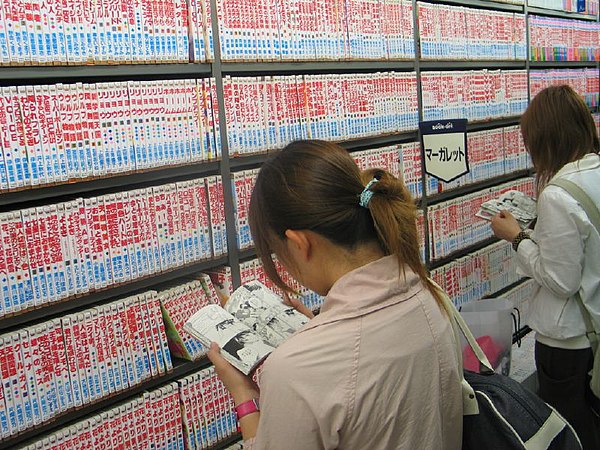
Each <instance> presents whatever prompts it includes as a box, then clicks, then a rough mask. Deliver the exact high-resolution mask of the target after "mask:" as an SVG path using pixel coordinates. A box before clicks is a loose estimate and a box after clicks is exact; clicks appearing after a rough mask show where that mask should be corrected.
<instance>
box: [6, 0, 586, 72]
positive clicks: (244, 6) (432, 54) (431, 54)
mask: <svg viewBox="0 0 600 450" xmlns="http://www.w3.org/2000/svg"><path fill="white" fill-rule="evenodd" d="M543 1H554V0H543ZM558 1H563V2H566V3H577V10H579V11H583V12H589V13H591V14H594V11H595V13H596V14H597V9H598V7H597V0H588V1H587V2H585V1H584V0H578V1H577V2H572V1H571V0H558ZM580 3H581V4H580ZM423 5H426V4H423ZM432 6H433V5H429V6H424V7H423V6H422V8H420V9H421V11H420V12H419V16H420V19H421V20H420V28H421V32H422V35H421V39H423V37H424V38H425V39H424V40H423V41H422V42H424V43H425V45H424V47H423V49H422V56H423V57H425V58H445V57H448V56H451V57H452V58H453V59H463V58H469V59H471V58H475V59H489V58H492V59H523V58H525V51H526V49H525V41H524V32H525V20H524V15H523V14H518V15H514V14H512V13H503V12H487V11H485V10H474V9H466V8H453V7H450V8H449V9H447V7H442V8H439V11H440V12H442V15H441V16H439V17H438V18H439V19H440V20H435V21H433V22H432V21H431V18H432V17H433V16H432V14H434V15H435V14H437V13H432V14H431V11H427V9H428V8H429V9H430V10H431V9H432ZM566 7H569V8H571V9H570V10H572V7H571V6H570V5H566ZM423 9H424V10H425V13H423ZM216 15H217V19H218V30H219V38H220V42H221V54H222V60H224V61H278V60H295V61H299V60H322V59H325V60H327V59H359V60H360V59H368V60H382V59H383V60H385V59H412V58H414V56H415V44H414V25H413V6H412V3H411V2H410V1H408V0H333V1H328V2H318V1H316V0H277V1H276V0H258V1H252V2H251V1H248V0H218V1H217V11H216ZM212 16H213V12H212V9H211V3H210V1H209V0H161V1H158V0H97V1H91V0H85V1H74V0H35V1H25V0H5V1H4V2H3V3H2V7H0V65H3V64H13V65H32V64H33V65H48V64H54V65H67V64H70V65H73V64H78V65H82V64H115V63H185V62H205V61H212V60H213V58H214V48H213V46H214V37H213V24H212ZM532 20H533V22H532V30H533V29H534V28H539V29H540V30H542V31H543V32H544V33H548V34H549V35H550V38H549V39H548V42H549V43H550V44H549V45H544V46H542V47H547V48H542V47H539V46H537V44H534V45H532V47H531V50H532V57H533V58H534V60H540V59H538V58H544V59H541V60H563V58H565V57H566V58H569V60H579V59H583V60H589V59H590V58H592V59H593V58H597V53H596V52H597V45H596V49H594V47H593V46H590V45H588V40H589V39H588V38H590V33H589V31H593V30H597V25H598V24H597V23H594V22H589V26H587V25H569V24H562V22H561V20H562V19H558V21H557V20H556V19H549V20H548V21H544V20H543V18H538V17H536V16H532ZM565 22H573V21H571V20H566V21H565ZM445 23H447V24H448V25H444V24H445ZM557 24H558V25H557ZM482 25H483V26H482ZM432 26H433V28H436V27H440V29H439V32H437V33H435V34H438V38H436V36H435V34H432V31H433V30H432ZM573 27H575V29H574V30H573V34H577V35H578V36H579V37H578V38H577V39H575V40H574V41H571V42H573V43H576V45H573V48H572V50H573V52H572V53H569V54H567V53H568V51H567V52H566V53H565V52H563V50H562V45H555V44H558V43H561V42H563V41H562V39H563V38H562V35H561V34H560V32H558V33H555V32H553V31H552V30H553V29H555V28H569V29H570V28H573ZM594 27H596V28H594ZM439 33H442V34H441V39H440V38H439ZM432 38H433V41H437V42H436V43H435V44H433V45H432V43H433V42H432ZM446 38H448V39H446ZM461 38H464V40H463V41H462V42H461V41H460V39H461ZM580 38H581V39H580ZM591 39H592V40H593V39H596V43H597V31H596V37H594V36H591ZM535 42H537V40H535ZM440 44H441V45H440ZM551 47H556V49H557V50H556V51H554V50H553V49H551ZM594 55H595V56H594ZM546 58H548V59H546ZM570 58H573V59H570Z"/></svg>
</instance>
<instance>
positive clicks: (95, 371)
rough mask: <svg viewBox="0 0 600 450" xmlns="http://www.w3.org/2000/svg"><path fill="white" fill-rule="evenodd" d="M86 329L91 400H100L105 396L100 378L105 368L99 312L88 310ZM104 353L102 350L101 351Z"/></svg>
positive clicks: (86, 313) (84, 315)
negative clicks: (99, 333)
mask: <svg viewBox="0 0 600 450" xmlns="http://www.w3.org/2000/svg"><path fill="white" fill-rule="evenodd" d="M83 318H84V322H83V324H84V327H85V334H86V340H87V345H86V346H85V353H87V358H86V362H88V361H89V368H87V369H88V380H89V386H90V396H91V400H92V401H94V400H99V399H101V398H102V397H103V396H104V395H105V391H104V389H103V386H102V380H101V376H100V372H101V364H102V365H103V366H104V361H103V360H102V359H103V354H100V355H99V350H98V347H99V346H100V345H101V343H100V342H99V341H100V338H99V336H98V332H97V330H96V329H97V327H98V325H97V321H98V311H97V310H96V309H91V310H89V309H88V310H86V311H84V312H83ZM101 351H102V350H101Z"/></svg>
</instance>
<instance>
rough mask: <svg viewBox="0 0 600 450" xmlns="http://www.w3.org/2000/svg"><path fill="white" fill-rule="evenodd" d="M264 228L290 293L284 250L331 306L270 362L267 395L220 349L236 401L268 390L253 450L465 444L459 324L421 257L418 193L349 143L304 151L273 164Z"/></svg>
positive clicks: (257, 191)
mask: <svg viewBox="0 0 600 450" xmlns="http://www.w3.org/2000/svg"><path fill="white" fill-rule="evenodd" d="M250 228H251V231H252V236H253V238H254V242H255V244H256V249H257V252H258V255H259V257H260V258H261V260H262V263H263V265H264V268H265V271H266V273H267V275H268V276H269V277H270V278H271V279H272V280H273V282H274V283H275V284H276V285H277V286H279V287H280V288H281V289H283V290H284V291H286V292H289V293H292V291H291V290H290V288H289V287H288V286H286V284H285V283H284V282H283V280H282V279H281V278H280V277H279V275H278V274H277V271H276V268H275V265H274V263H273V259H272V257H271V255H272V254H275V255H277V257H278V258H279V260H280V261H281V262H282V263H283V265H284V266H285V267H286V269H287V270H288V271H289V272H290V273H291V274H292V275H293V276H294V277H295V278H296V279H297V280H298V281H299V282H300V283H302V284H303V285H304V286H306V287H308V288H310V289H312V290H313V291H315V292H317V293H319V294H321V295H324V296H325V301H324V303H323V306H322V308H321V312H320V314H319V315H318V316H316V317H314V318H312V319H311V320H310V321H309V322H308V324H306V325H305V326H304V327H303V328H302V329H300V330H299V331H298V332H297V333H296V334H295V335H294V336H292V337H291V338H290V339H288V340H287V341H286V342H284V343H283V344H282V345H281V346H280V347H279V348H277V349H276V350H275V351H274V352H273V353H272V354H271V355H270V356H269V357H268V359H267V360H266V362H265V363H264V366H263V370H262V374H261V386H260V392H259V390H258V388H257V387H256V385H255V384H254V383H253V382H252V380H251V379H249V378H248V377H246V376H244V375H243V374H241V373H240V372H238V371H237V370H236V369H234V368H233V367H232V366H231V365H229V364H228V363H227V362H226V361H225V360H224V359H223V358H222V357H221V356H220V354H219V348H218V347H217V346H216V345H215V344H213V347H211V350H210V352H209V357H210V359H211V360H212V361H213V363H214V365H215V368H216V370H217V372H218V374H219V376H220V377H221V379H222V380H223V382H224V383H225V385H226V386H227V388H228V389H229V391H230V392H231V394H232V396H233V398H234V401H235V403H236V405H245V404H247V402H249V401H251V400H253V399H258V397H259V395H260V411H258V412H253V413H251V414H246V415H243V417H241V419H240V426H241V429H242V434H243V437H244V440H245V448H252V449H270V450H300V449H306V450H308V449H369V450H377V449H381V450H384V449H385V450H389V449H407V450H408V449H410V450H418V449H423V450H425V449H427V450H432V449H436V450H453V449H459V448H460V447H461V433H462V398H461V388H460V379H461V378H460V373H459V371H460V368H459V366H458V363H457V361H456V352H455V347H454V338H453V332H452V327H451V324H450V321H449V319H448V317H447V315H446V314H445V312H444V310H443V307H442V306H441V303H440V299H439V295H438V293H437V292H436V290H435V288H434V287H433V286H432V285H431V283H430V282H429V280H428V279H427V273H426V270H425V268H424V266H423V264H422V262H421V260H420V256H419V247H418V242H419V239H418V236H417V227H416V208H415V204H414V201H413V199H412V197H411V195H410V193H409V192H408V190H407V189H406V187H405V186H404V184H403V183H402V182H401V181H400V180H398V179H396V178H395V177H393V176H392V175H390V174H389V173H387V172H385V171H384V170H369V171H366V172H363V173H361V172H360V171H359V169H358V167H357V166H356V164H355V163H354V161H353V160H352V158H351V157H350V155H349V154H348V153H347V152H346V151H345V150H344V149H343V148H341V147H339V146H338V145H335V144H331V143H326V142H321V141H299V142H295V143H292V144H290V145H288V146H287V147H286V148H285V149H283V150H282V151H280V152H278V153H276V154H275V156H274V157H272V158H270V159H269V160H268V161H267V162H266V163H265V164H264V165H263V167H262V168H261V171H260V173H259V175H258V178H257V181H256V185H255V188H254V191H253V193H252V200H251V203H250Z"/></svg>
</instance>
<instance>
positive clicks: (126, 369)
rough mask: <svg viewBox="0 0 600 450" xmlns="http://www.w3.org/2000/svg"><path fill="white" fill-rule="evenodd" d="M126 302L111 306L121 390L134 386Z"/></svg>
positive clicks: (132, 358) (133, 367)
mask: <svg viewBox="0 0 600 450" xmlns="http://www.w3.org/2000/svg"><path fill="white" fill-rule="evenodd" d="M126 305H127V303H126V300H122V301H118V302H115V303H113V304H111V316H112V322H113V327H114V335H115V338H114V340H115V342H116V344H117V345H116V349H117V358H118V361H119V370H120V378H121V387H120V388H121V389H127V388H129V387H133V386H134V385H135V366H134V362H133V361H134V357H133V353H132V348H131V345H132V342H131V336H130V333H129V330H127V311H126V309H125V308H126Z"/></svg>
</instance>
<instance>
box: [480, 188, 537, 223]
mask: <svg viewBox="0 0 600 450" xmlns="http://www.w3.org/2000/svg"><path fill="white" fill-rule="evenodd" d="M503 210H506V211H508V212H510V213H511V214H512V215H513V216H514V218H515V219H517V222H519V225H520V226H521V228H522V229H525V228H527V227H528V226H529V224H530V223H531V222H533V221H534V220H535V218H536V217H537V212H536V201H535V199H533V198H531V197H529V196H528V195H526V194H524V193H522V192H521V191H506V192H504V193H503V194H502V195H500V197H498V198H495V199H492V200H488V201H487V202H483V203H482V204H481V206H480V209H479V211H478V212H477V214H475V215H476V216H477V217H481V218H482V219H485V220H492V217H494V216H495V215H496V214H498V213H499V212H500V211H503Z"/></svg>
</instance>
